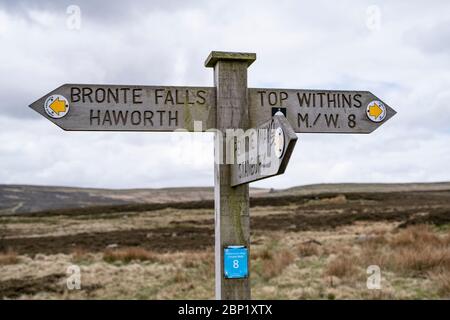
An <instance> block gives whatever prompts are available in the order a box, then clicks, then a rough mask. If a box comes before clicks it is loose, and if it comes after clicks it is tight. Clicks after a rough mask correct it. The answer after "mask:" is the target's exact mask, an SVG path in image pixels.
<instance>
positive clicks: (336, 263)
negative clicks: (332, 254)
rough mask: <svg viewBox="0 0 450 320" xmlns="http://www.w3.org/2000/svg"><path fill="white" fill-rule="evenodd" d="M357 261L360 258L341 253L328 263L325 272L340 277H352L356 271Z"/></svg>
mask: <svg viewBox="0 0 450 320" xmlns="http://www.w3.org/2000/svg"><path fill="white" fill-rule="evenodd" d="M357 262H358V260H357V259H356V258H355V257H354V256H351V255H344V254H340V255H338V256H337V257H336V258H334V259H333V260H331V261H330V262H329V263H328V265H327V267H326V269H325V274H326V275H328V276H335V277H338V278H347V277H350V276H352V275H354V274H355V273H356V270H357V268H356V263H357Z"/></svg>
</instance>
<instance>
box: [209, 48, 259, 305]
mask: <svg viewBox="0 0 450 320" xmlns="http://www.w3.org/2000/svg"><path fill="white" fill-rule="evenodd" d="M255 59H256V54H254V53H230V52H217V51H213V52H211V54H210V55H209V56H208V58H207V60H206V61H205V66H206V67H212V68H214V85H215V87H216V108H217V109H216V110H217V111H216V112H217V114H216V127H217V130H218V131H217V132H216V140H215V141H216V143H215V148H220V150H216V155H219V157H216V159H215V164H214V197H215V198H214V200H215V202H214V203H215V210H214V211H215V213H214V214H215V273H216V299H218V300H241V299H250V280H249V277H247V278H243V279H225V277H224V266H223V262H224V259H223V254H224V248H225V247H227V246H229V245H243V246H246V247H247V248H248V249H250V216H249V187H248V185H247V184H246V185H241V186H237V187H231V185H230V164H227V161H226V157H227V154H228V153H229V152H230V150H226V149H227V144H226V143H225V141H226V137H225V134H226V131H227V129H244V130H245V129H247V127H248V123H249V121H248V90H247V68H248V66H249V65H250V64H251V63H252V62H253V61H254V60H255ZM217 135H222V137H223V138H222V139H221V141H223V143H222V144H219V143H217V141H220V139H217ZM230 148H234V144H230V145H229V148H228V149H230ZM233 159H234V158H233ZM249 252H250V251H249Z"/></svg>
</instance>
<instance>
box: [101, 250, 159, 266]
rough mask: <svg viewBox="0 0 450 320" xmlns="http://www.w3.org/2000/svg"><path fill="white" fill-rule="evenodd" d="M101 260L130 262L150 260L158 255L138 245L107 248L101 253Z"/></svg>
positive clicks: (154, 259)
mask: <svg viewBox="0 0 450 320" xmlns="http://www.w3.org/2000/svg"><path fill="white" fill-rule="evenodd" d="M103 260H105V261H107V262H115V261H121V262H126V263H128V262H131V261H134V260H136V261H150V262H155V261H157V260H158V255H157V254H155V253H154V252H151V251H148V250H145V249H143V248H138V247H129V248H120V249H108V250H106V251H105V252H104V253H103Z"/></svg>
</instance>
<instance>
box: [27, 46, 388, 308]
mask: <svg viewBox="0 0 450 320" xmlns="http://www.w3.org/2000/svg"><path fill="white" fill-rule="evenodd" d="M255 60H256V54H254V53H236V52H219V51H213V52H211V53H210V55H209V56H208V58H207V59H206V61H205V66H206V67H211V68H213V69H214V87H168V86H127V85H123V86H120V85H86V84H65V85H62V86H61V87H59V88H57V89H55V90H53V91H52V92H50V93H48V94H46V95H45V96H43V97H42V98H40V99H38V100H37V101H35V102H34V103H32V104H31V105H30V107H31V108H32V109H33V110H35V111H37V112H38V113H40V114H41V115H43V116H44V117H46V118H47V119H49V120H50V121H52V122H53V123H55V124H56V125H58V126H59V127H61V128H62V129H64V130H69V131H70V130H73V131H167V132H171V131H176V130H180V129H184V130H185V131H186V130H187V131H206V130H208V131H214V132H215V146H214V147H215V154H216V157H215V164H214V183H215V185H214V194H215V268H216V269H215V270H216V299H223V300H229V299H250V297H251V296H250V274H251V273H250V272H249V270H250V268H249V266H250V265H249V261H250V258H249V255H250V215H249V187H248V184H249V183H250V182H253V181H256V180H260V179H264V178H268V177H271V176H274V175H278V174H282V173H284V171H285V169H286V167H287V164H288V162H289V158H290V155H291V154H292V151H293V149H294V146H295V144H296V141H297V136H296V134H295V132H297V133H302V132H304V133H370V132H372V131H373V130H375V129H376V128H378V127H379V126H380V125H382V124H383V123H384V122H386V121H387V120H388V119H390V118H391V117H392V116H394V115H395V111H394V110H393V109H392V108H391V107H389V106H388V105H387V104H386V103H384V102H383V101H381V100H380V99H379V98H377V97H376V96H374V95H373V94H372V93H370V92H367V91H329V90H303V89H298V90H295V89H249V88H248V87H247V68H248V67H249V66H250V65H251V64H252V63H253V62H254V61H255ZM224 255H226V256H225V257H224ZM224 261H226V263H225V262H224ZM243 264H244V265H243ZM227 268H231V269H227Z"/></svg>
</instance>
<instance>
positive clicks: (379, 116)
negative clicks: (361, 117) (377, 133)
mask: <svg viewBox="0 0 450 320" xmlns="http://www.w3.org/2000/svg"><path fill="white" fill-rule="evenodd" d="M366 114H367V118H369V120H371V121H373V122H381V121H383V120H384V118H386V106H385V105H384V104H383V102H381V101H378V100H374V101H371V102H370V103H369V104H368V105H367V110H366Z"/></svg>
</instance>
